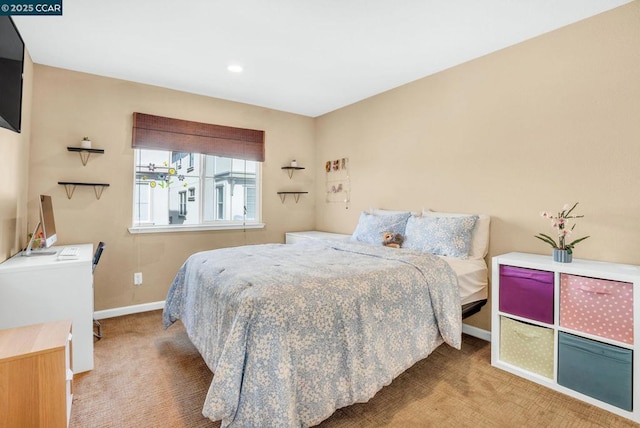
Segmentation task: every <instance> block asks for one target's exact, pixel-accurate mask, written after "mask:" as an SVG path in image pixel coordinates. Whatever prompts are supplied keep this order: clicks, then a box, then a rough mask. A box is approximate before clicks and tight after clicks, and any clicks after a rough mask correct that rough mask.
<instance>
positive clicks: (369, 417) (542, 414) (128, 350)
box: [70, 311, 638, 428]
mask: <svg viewBox="0 0 640 428" xmlns="http://www.w3.org/2000/svg"><path fill="white" fill-rule="evenodd" d="M102 325H103V334H104V337H103V339H102V340H99V341H96V343H95V369H94V370H93V371H91V372H87V373H81V374H78V375H77V376H76V377H75V381H74V398H73V408H72V411H71V423H70V427H71V428H99V427H123V428H128V427H136V428H138V427H189V428H191V427H219V426H220V423H219V422H212V421H210V420H208V419H206V418H204V417H203V416H202V414H201V408H202V403H203V401H204V398H205V396H206V393H207V390H208V386H209V383H210V382H211V378H212V376H213V375H212V373H211V372H210V371H209V369H208V368H207V366H206V365H205V364H204V362H203V360H202V358H201V357H200V355H199V354H198V351H196V349H195V348H194V347H193V345H192V344H191V342H190V341H189V339H188V337H187V335H186V333H185V331H184V328H183V327H182V325H181V324H180V323H179V322H178V323H176V324H174V325H173V326H171V327H170V328H169V329H167V330H163V329H162V323H161V311H153V312H146V313H142V314H135V315H128V316H123V317H119V318H111V319H106V320H103V321H102ZM490 361H491V346H490V344H489V343H487V342H484V341H482V340H479V339H476V338H474V337H471V336H464V338H463V345H462V350H461V351H457V350H454V349H452V348H450V347H448V346H447V345H442V346H440V347H439V348H438V349H436V351H435V352H434V353H433V354H431V355H430V356H429V357H428V358H426V359H424V360H422V361H420V362H418V363H417V364H415V365H414V366H413V367H411V368H410V369H409V370H407V371H406V372H404V373H403V374H402V375H400V376H399V377H398V378H397V379H395V380H394V381H393V382H392V383H391V385H389V386H387V387H385V388H383V389H382V390H381V391H379V392H378V393H377V394H376V396H375V397H373V398H372V399H371V400H370V401H369V402H368V403H364V404H354V405H352V406H349V407H345V408H343V409H339V410H337V411H336V412H335V413H334V414H333V416H331V417H330V418H329V419H327V420H325V421H324V422H323V423H321V424H320V425H319V426H320V427H323V428H327V427H331V428H336V427H340V428H342V427H349V428H355V427H358V428H365V427H367V428H368V427H439V428H440V427H570V428H571V427H576V428H577V427H580V428H583V427H634V426H638V425H636V424H633V423H632V422H630V421H628V420H626V419H624V418H621V417H618V416H615V415H613V414H611V413H609V412H606V411H604V410H601V409H598V408H596V407H594V406H591V405H589V404H586V403H583V402H581V401H578V400H575V399H573V398H570V397H567V396H565V395H563V394H560V393H557V392H554V391H551V390H549V389H547V388H544V387H542V386H539V385H537V384H535V383H532V382H529V381H527V380H524V379H521V378H519V377H517V376H513V375H511V374H509V373H507V372H504V371H502V370H498V369H496V368H494V367H491V364H490Z"/></svg>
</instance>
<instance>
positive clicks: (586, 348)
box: [558, 332, 633, 411]
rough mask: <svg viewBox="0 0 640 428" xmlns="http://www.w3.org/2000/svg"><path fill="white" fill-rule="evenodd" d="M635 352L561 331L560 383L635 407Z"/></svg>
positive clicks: (559, 338)
mask: <svg viewBox="0 0 640 428" xmlns="http://www.w3.org/2000/svg"><path fill="white" fill-rule="evenodd" d="M632 361H633V351H631V350H630V349H624V348H620V347H617V346H613V345H608V344H605V343H601V342H597V341H595V340H590V339H585V338H582V337H579V336H574V335H572V334H567V333H563V332H560V333H559V336H558V383H559V384H560V385H563V386H566V387H567V388H571V389H573V390H574V391H578V392H581V393H583V394H585V395H588V396H590V397H593V398H597V399H598V400H600V401H604V402H605V403H609V404H612V405H614V406H617V407H620V408H621V409H625V410H629V411H631V410H632V407H633V406H632V398H633V395H632V387H631V385H632V369H631V368H632Z"/></svg>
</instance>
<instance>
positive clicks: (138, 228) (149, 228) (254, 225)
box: [128, 148, 265, 234]
mask: <svg viewBox="0 0 640 428" xmlns="http://www.w3.org/2000/svg"><path fill="white" fill-rule="evenodd" d="M138 150H154V149H148V148H134V160H133V163H134V165H133V177H134V191H135V189H136V188H137V186H138V185H139V184H138V182H139V180H138V179H137V178H136V173H137V171H136V170H137V167H138V165H137V162H138V159H139V156H138V152H137V151H138ZM158 151H162V152H171V150H166V149H158ZM193 155H195V156H200V162H201V164H202V165H204V159H205V156H206V155H205V154H202V153H193ZM212 156H214V155H212ZM221 157H224V156H221ZM232 159H233V158H232ZM236 160H240V161H246V160H244V159H237V158H236ZM255 164H256V172H255V175H256V183H258V184H257V185H255V186H252V188H254V189H255V193H256V198H257V203H256V207H255V212H256V220H247V218H246V204H247V201H246V194H245V200H244V207H245V214H244V216H243V219H242V220H241V221H238V220H217V219H215V220H206V221H205V220H203V217H204V205H205V203H204V200H203V199H202V198H205V191H204V187H203V186H204V178H205V174H204V167H203V168H202V169H201V171H200V174H199V186H200V191H199V192H197V191H196V192H195V193H196V198H197V201H198V205H199V210H200V212H199V216H200V217H199V218H200V221H199V223H198V224H167V225H153V224H151V215H150V213H149V215H148V217H149V223H148V224H145V223H140V224H137V223H136V222H135V220H136V219H135V212H136V211H135V206H134V205H135V200H136V199H135V195H132V196H133V197H132V201H131V202H132V220H131V224H132V226H131V227H129V228H128V230H129V233H131V234H143V233H164V232H191V231H204V230H246V229H262V228H264V227H265V224H264V223H263V222H262V168H263V163H262V162H260V161H255ZM217 186H218V184H217V183H215V185H214V187H215V188H217ZM222 187H223V189H224V188H225V186H224V184H223V185H222ZM189 190H190V189H187V190H186V191H185V195H186V200H187V201H188V200H189V196H188V195H189V194H190V192H189ZM152 193H153V192H151V186H149V198H152V197H153V196H152ZM214 205H216V212H215V213H214V214H215V215H214V217H217V195H216V194H214ZM225 205H226V202H225ZM149 211H151V203H149Z"/></svg>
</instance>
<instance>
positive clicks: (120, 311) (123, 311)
mask: <svg viewBox="0 0 640 428" xmlns="http://www.w3.org/2000/svg"><path fill="white" fill-rule="evenodd" d="M163 308H164V300H163V301H161V302H151V303H142V304H140V305H133V306H124V307H121V308H113V309H105V310H103V311H95V312H94V313H93V318H94V319H97V320H102V319H105V318H113V317H120V316H122V315H131V314H138V313H140V312H148V311H155V310H157V309H163Z"/></svg>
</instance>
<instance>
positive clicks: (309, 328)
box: [163, 213, 486, 427]
mask: <svg viewBox="0 0 640 428" xmlns="http://www.w3.org/2000/svg"><path fill="white" fill-rule="evenodd" d="M363 214H365V213H363ZM393 216H396V217H397V215H396V214H389V218H385V219H382V220H380V218H381V217H386V215H385V216H383V215H380V214H379V213H378V214H375V213H367V219H368V220H367V221H364V220H363V218H362V217H361V219H360V221H359V223H358V227H357V228H356V231H355V232H354V235H353V236H352V238H351V239H350V240H348V241H336V240H305V241H302V242H299V243H297V244H294V245H285V244H263V245H251V246H242V247H234V248H224V249H218V250H211V251H205V252H200V253H196V254H193V255H192V256H190V257H189V258H188V259H187V261H185V263H184V264H183V265H182V267H181V268H180V269H179V271H178V273H177V275H176V277H175V279H174V281H173V283H172V285H171V287H170V290H169V293H168V296H167V299H166V304H165V309H164V313H163V323H164V326H165V327H169V326H170V325H171V324H172V323H174V322H175V321H176V320H178V319H179V320H181V322H182V324H183V325H184V326H185V329H186V331H187V334H188V336H189V338H190V340H191V341H192V342H193V344H194V345H195V346H196V348H197V349H198V351H199V352H200V354H201V355H202V357H203V359H204V361H205V362H206V364H207V366H208V367H209V369H210V370H211V371H212V372H213V373H214V377H213V380H212V383H211V385H210V388H209V391H208V393H207V397H206V399H205V403H204V406H203V415H204V416H206V417H208V418H210V419H212V420H220V421H221V425H222V426H223V427H227V426H229V427H236V426H237V427H246V426H261V427H267V426H278V427H300V426H312V425H315V424H318V423H320V422H321V421H322V420H324V419H326V418H328V417H329V416H331V414H332V413H333V412H334V411H335V410H336V409H338V408H341V407H344V406H347V405H350V404H353V403H357V402H366V401H368V400H369V399H370V398H371V397H373V395H375V393H376V392H377V391H379V390H380V389H381V388H382V387H383V386H385V385H388V384H389V383H391V381H392V380H393V379H394V378H395V377H397V376H398V375H399V374H400V373H402V372H403V371H405V370H406V369H407V368H409V367H411V366H412V365H413V364H414V363H415V362H417V361H419V360H421V359H423V358H425V357H427V356H428V355H429V354H430V353H431V352H432V351H433V350H434V349H436V348H437V347H438V346H440V345H441V344H442V343H447V344H448V345H449V346H452V347H454V348H457V349H459V348H460V345H461V329H462V316H463V314H462V310H461V307H462V305H463V304H467V305H468V304H472V305H476V306H477V305H478V303H477V302H481V301H482V300H483V299H482V297H483V296H484V300H485V301H486V281H485V288H484V294H483V291H482V290H481V289H478V287H477V284H475V285H474V281H476V280H477V279H478V275H479V274H478V272H479V271H482V265H483V264H484V261H483V260H482V261H481V262H479V261H478V259H477V258H474V257H470V255H471V248H472V243H473V239H472V238H473V236H472V232H473V231H475V230H476V229H475V227H477V225H474V226H473V227H472V230H470V231H469V232H470V236H469V239H467V242H466V246H467V247H468V249H467V256H466V257H462V258H461V257H453V256H450V255H444V256H443V255H434V254H431V253H428V252H425V251H424V248H422V247H420V245H422V244H420V240H418V241H416V240H415V239H413V240H412V239H410V237H409V236H410V235H409V232H410V230H409V229H406V230H405V228H407V227H409V226H410V224H409V222H410V221H411V219H412V218H414V217H416V218H417V217H418V216H411V215H410V216H408V218H405V219H404V226H403V229H402V230H403V231H405V232H406V233H407V240H406V241H405V243H407V244H408V245H409V246H408V247H407V248H401V249H395V248H388V247H384V246H381V245H379V242H378V244H377V245H375V244H373V243H372V242H367V239H364V238H367V236H369V234H371V237H373V235H374V234H375V233H377V232H376V230H377V229H376V228H380V227H384V228H389V225H390V223H393V218H394V217H393ZM420 217H421V219H422V218H423V216H420ZM467 217H468V216H467ZM465 218H466V217H465ZM371 219H373V222H374V223H376V222H378V223H382V224H376V225H375V227H367V228H365V229H367V230H366V231H362V230H361V231H360V232H358V228H360V226H361V225H364V224H366V223H367V222H368V221H369V220H371ZM476 220H477V218H476ZM416 221H417V220H416ZM416 221H414V223H415V222H416ZM448 221H452V220H448ZM420 222H421V223H420V225H419V226H420V227H421V228H424V226H425V224H426V223H424V221H423V220H420ZM401 223H402V222H401ZM423 223H424V224H423ZM392 225H393V224H392ZM368 226H371V225H368ZM378 236H379V235H378ZM378 239H379V238H378ZM484 269H485V271H484V275H485V278H486V264H484ZM459 278H467V279H469V278H473V280H466V281H465V280H463V281H462V282H463V283H466V286H465V287H464V289H465V290H466V291H465V293H464V294H467V296H466V297H464V298H462V299H461V290H463V289H462V288H459V283H460V281H459ZM477 310H479V307H478V308H477Z"/></svg>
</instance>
